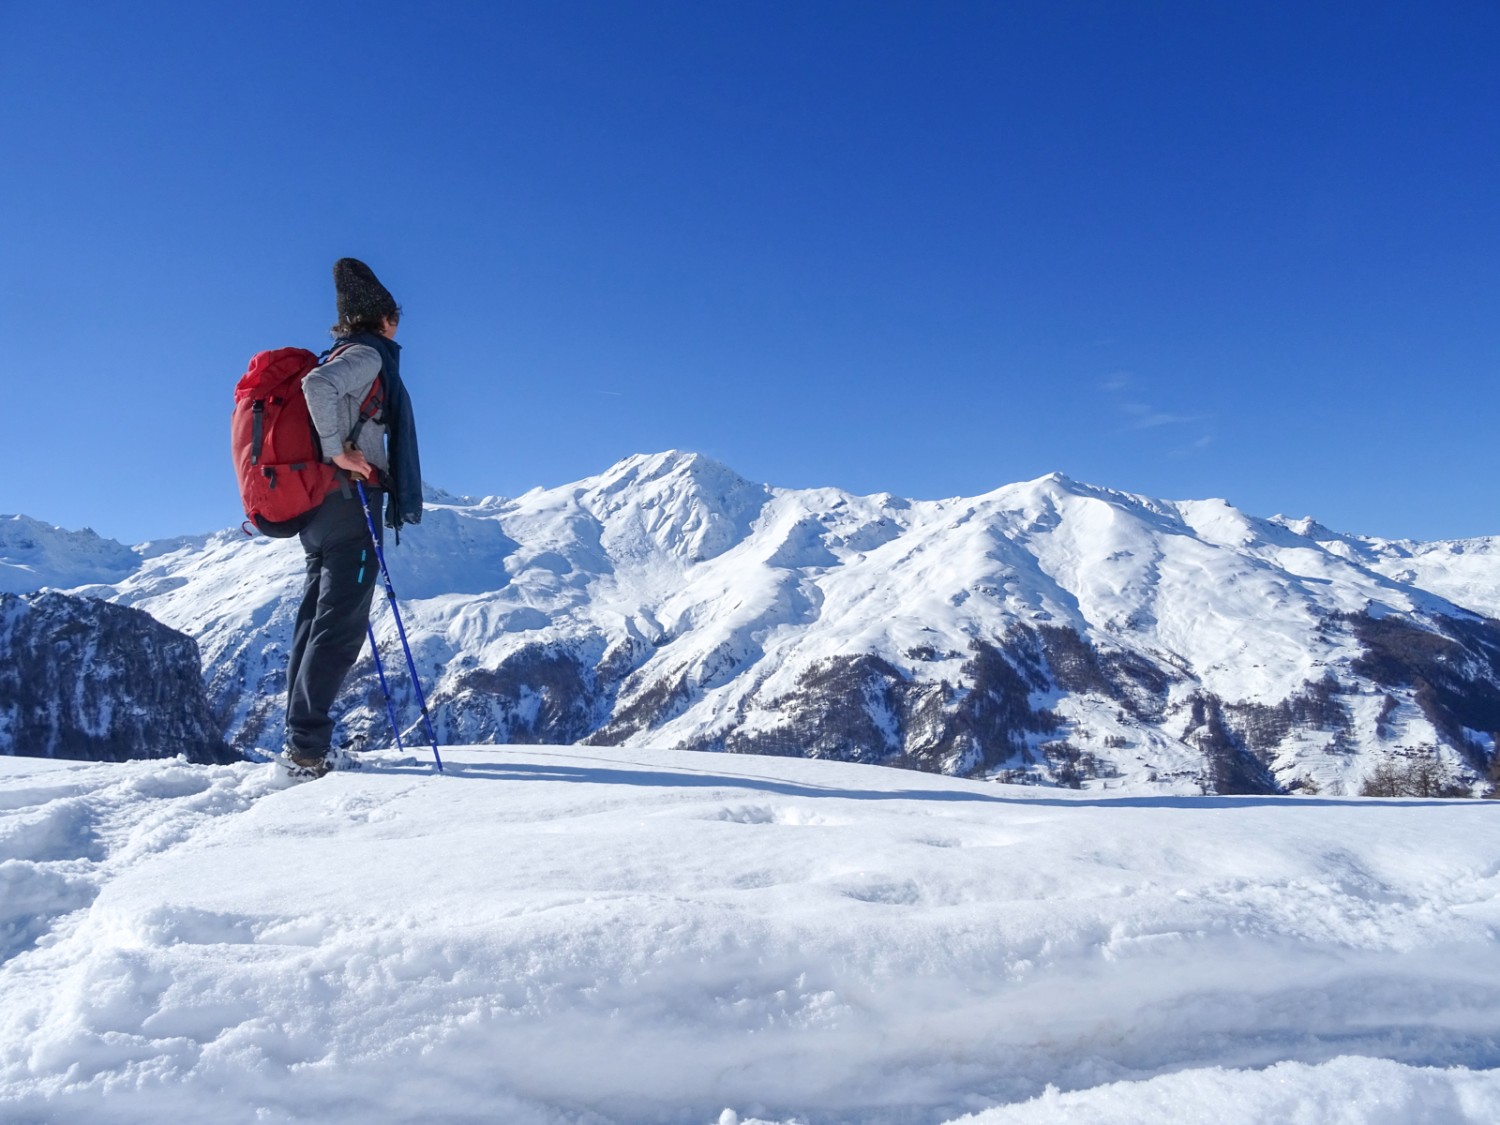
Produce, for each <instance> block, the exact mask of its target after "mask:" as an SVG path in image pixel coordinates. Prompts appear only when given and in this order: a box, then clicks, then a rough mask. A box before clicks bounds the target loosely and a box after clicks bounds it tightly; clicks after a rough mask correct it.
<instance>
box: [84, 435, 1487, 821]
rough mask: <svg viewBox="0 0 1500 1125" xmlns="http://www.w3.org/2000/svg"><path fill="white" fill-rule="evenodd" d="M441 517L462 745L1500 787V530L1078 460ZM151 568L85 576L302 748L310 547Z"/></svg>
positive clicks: (241, 739) (590, 485)
mask: <svg viewBox="0 0 1500 1125" xmlns="http://www.w3.org/2000/svg"><path fill="white" fill-rule="evenodd" d="M428 508H429V511H428V515H427V518H426V519H425V520H424V521H423V524H422V526H421V527H420V528H418V529H414V530H413V531H412V532H411V534H410V535H409V536H406V537H404V541H403V543H402V545H401V546H400V547H394V546H393V547H392V549H391V550H390V551H389V552H388V557H389V560H390V563H391V568H392V572H393V577H394V579H395V585H396V589H397V591H398V593H399V594H400V595H401V597H402V608H403V612H404V614H405V616H406V625H407V632H408V635H409V637H410V640H411V644H412V651H413V654H414V656H415V658H416V660H417V663H418V667H419V669H420V671H421V674H422V676H423V681H424V687H425V689H426V691H427V697H428V700H429V703H430V706H431V713H432V718H433V722H434V725H435V727H436V728H437V731H438V735H439V737H440V738H442V739H445V740H451V741H453V742H555V743H572V742H580V741H587V742H591V743H595V744H632V745H642V744H649V745H656V746H664V747H689V748H697V749H704V750H716V751H724V752H729V753H757V754H796V755H811V756H817V757H824V758H844V759H849V760H853V761H861V762H878V763H883V764H888V765H893V766H900V767H904V768H911V769H922V770H934V771H941V772H947V773H953V774H963V775H971V776H985V777H995V778H1003V779H1006V780H1010V781H1024V782H1036V783H1041V784H1056V785H1069V786H1098V785H1108V786H1110V787H1112V788H1113V787H1133V788H1138V789H1141V790H1145V791H1162V790H1166V791H1172V792H1180V793H1261V792H1278V791H1283V792H1284V791H1300V792H1312V791H1314V790H1317V791H1323V792H1330V793H1336V792H1343V793H1355V792H1359V791H1360V790H1361V788H1362V787H1363V786H1364V785H1365V784H1366V783H1367V781H1368V780H1369V779H1370V778H1371V777H1372V776H1373V775H1374V774H1375V773H1376V772H1378V771H1379V770H1381V769H1382V768H1384V767H1386V766H1390V765H1392V764H1393V763H1394V764H1397V765H1399V764H1400V763H1402V762H1406V761H1410V760H1414V759H1422V760H1424V761H1425V760H1428V759H1431V760H1432V761H1433V762H1434V763H1435V764H1436V767H1440V768H1441V770H1443V771H1446V774H1445V776H1449V777H1451V778H1452V779H1453V786H1452V787H1455V788H1460V789H1461V788H1463V787H1464V786H1465V785H1467V786H1468V787H1469V789H1470V790H1471V791H1478V789H1479V787H1480V784H1481V779H1482V778H1483V777H1484V776H1485V775H1486V773H1487V772H1488V771H1490V770H1492V769H1493V768H1494V764H1495V758H1496V744H1495V738H1494V734H1493V732H1494V731H1496V730H1500V661H1497V655H1496V654H1497V653H1500V625H1497V624H1496V622H1495V621H1494V620H1492V619H1491V617H1490V616H1489V615H1492V614H1500V540H1472V541H1467V542H1454V543H1446V544H1413V543H1397V542H1390V541H1380V540H1372V539H1364V538H1360V537H1356V536H1348V535H1339V534H1336V533H1333V532H1330V531H1328V530H1327V529H1326V528H1322V527H1320V526H1319V525H1317V524H1315V523H1313V522H1312V521H1307V520H1303V521H1290V520H1285V519H1282V518H1280V517H1277V518H1273V519H1260V518H1257V517H1254V516H1250V515H1247V514H1245V513H1243V512H1240V511H1239V510H1237V509H1235V508H1234V507H1232V506H1231V505H1229V504H1228V503H1226V502H1225V501H1222V500H1200V501H1165V500H1156V499H1152V498H1149V497H1143V496H1136V495H1132V494H1129V493H1122V492H1117V491H1113V490H1110V489H1105V488H1099V487H1096V486H1093V485H1088V484H1083V483H1081V482H1078V481H1074V480H1070V479H1069V478H1067V477H1065V476H1062V475H1060V474H1052V475H1049V476H1046V477H1042V478H1040V479H1038V480H1034V481H1027V482H1022V483H1020V484H1014V485H1007V486H1006V487H1004V488H1000V489H996V490H995V491H994V492H991V493H987V494H985V495H983V496H978V497H971V498H955V499H951V500H938V501H915V500H904V499H901V498H899V497H895V496H890V495H885V494H882V495H875V496H854V495H851V494H849V493H845V492H842V491H839V490H837V489H801V490H794V489H778V488H772V487H768V486H764V485H759V484H753V483H751V482H748V481H745V480H743V479H742V478H740V477H739V476H737V475H736V474H735V473H733V472H732V471H731V470H729V469H727V468H725V467H724V466H723V465H720V464H718V463H716V462H714V461H712V460H710V459H708V458H706V457H703V456H701V455H697V454H685V453H663V454H656V455H651V456H639V457H631V458H627V459H626V460H624V461H621V462H620V463H619V464H617V465H615V466H612V467H611V468H610V469H608V470H607V471H606V472H604V473H602V474H600V475H599V476H596V477H590V478H587V479H585V480H581V481H577V482H574V483H572V484H568V485H563V486H560V487H557V488H548V489H537V490H535V491H533V492H529V493H527V494H526V495H524V496H521V497H518V498H515V499H503V498H487V499H483V500H468V499H463V498H458V497H453V496H448V495H446V494H438V493H435V492H434V493H430V494H429V504H428ZM137 552H138V557H139V563H138V566H137V568H136V569H135V570H134V571H133V572H132V573H131V574H129V575H128V576H127V577H125V578H124V579H121V580H119V581H116V582H113V583H110V584H108V585H99V586H95V587H88V588H87V592H89V593H93V594H96V595H98V596H101V597H107V598H109V599H110V600H112V601H116V602H119V603H121V604H126V605H133V606H136V607H138V608H141V609H144V610H146V611H148V612H149V613H151V614H152V615H154V616H156V617H157V618H158V619H159V620H161V621H163V622H166V623H167V624H169V625H171V626H173V627H175V628H179V629H181V630H183V631H184V632H186V633H188V634H190V635H191V636H193V637H195V638H196V639H197V640H198V641H199V644H200V645H201V647H202V651H203V656H204V662H205V683H206V687H207V691H208V696H209V701H210V706H211V708H212V710H213V713H214V715H215V717H216V719H217V720H218V721H220V722H221V723H222V724H223V729H224V730H225V731H227V732H228V737H229V739H230V741H231V743H232V745H233V746H235V747H236V748H237V749H240V750H243V751H246V752H249V751H251V750H253V749H255V748H260V749H275V748H276V747H278V746H279V744H280V728H281V721H282V711H281V707H282V696H283V694H284V691H285V681H284V668H285V664H286V651H287V648H288V646H289V644H290V639H291V627H292V618H293V614H294V610H295V605H296V601H297V598H298V594H299V587H300V582H301V572H302V560H301V553H300V550H299V549H298V545H297V543H296V541H295V540H292V541H269V540H265V539H246V538H245V537H244V536H242V535H239V534H238V533H223V534H218V535H214V536H209V537H207V538H206V539H202V540H184V541H181V542H178V543H173V544H162V545H157V546H156V547H154V548H153V549H151V550H144V549H140V548H138V549H137ZM374 620H375V628H376V633H377V636H378V637H379V638H380V640H381V643H382V646H383V648H384V650H385V652H386V654H387V660H386V670H387V673H388V674H389V675H390V679H391V687H392V689H393V692H394V693H395V695H396V699H397V713H398V714H399V715H401V716H402V717H403V720H404V721H407V722H409V723H411V724H412V725H413V726H415V724H416V722H417V716H418V710H417V707H416V701H415V699H414V698H413V697H412V693H411V688H410V685H409V682H408V680H407V677H406V675H405V674H404V670H403V667H402V665H403V662H402V661H401V660H400V659H399V652H400V649H399V645H398V643H397V640H396V637H395V630H394V626H393V624H392V622H391V620H390V618H389V615H388V613H387V612H386V610H385V609H384V607H383V606H380V605H377V607H376V611H375V619H374ZM342 706H343V707H344V710H343V713H342V722H343V728H344V730H345V731H346V732H347V733H348V734H349V735H350V736H352V737H354V738H356V739H364V740H366V741H367V742H373V743H375V744H380V743H382V742H384V741H386V740H388V739H389V738H390V733H389V725H388V720H387V716H386V711H385V706H384V702H383V699H382V697H381V695H380V692H379V687H378V683H377V680H376V676H375V669H374V665H373V662H371V661H370V659H369V658H368V656H367V657H365V658H364V659H363V660H362V661H361V663H360V664H359V665H357V666H356V668H355V672H354V676H353V678H352V680H351V683H350V685H349V688H348V690H347V691H346V692H345V696H344V700H343V702H342ZM412 733H415V732H414V731H413V732H412Z"/></svg>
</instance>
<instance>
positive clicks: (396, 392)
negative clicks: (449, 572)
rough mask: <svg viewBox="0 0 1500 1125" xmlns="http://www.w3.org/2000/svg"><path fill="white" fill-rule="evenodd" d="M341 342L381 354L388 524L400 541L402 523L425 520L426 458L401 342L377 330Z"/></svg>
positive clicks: (355, 335)
mask: <svg viewBox="0 0 1500 1125" xmlns="http://www.w3.org/2000/svg"><path fill="white" fill-rule="evenodd" d="M338 343H340V344H345V343H348V344H365V345H367V346H368V347H372V348H374V349H375V350H376V351H377V352H379V353H380V379H381V383H382V385H383V387H384V390H383V392H382V393H383V397H384V406H382V407H381V414H382V419H383V421H384V423H385V443H386V451H387V452H388V453H389V454H390V460H391V465H390V469H389V470H388V473H387V476H388V480H387V481H386V502H385V525H386V527H393V528H395V529H396V539H397V542H400V538H401V525H402V524H407V523H421V522H422V459H421V457H420V456H419V455H418V453H417V419H416V416H415V415H414V414H413V413H412V406H411V396H410V395H409V394H407V393H406V384H405V383H403V382H402V381H401V345H400V344H398V343H396V341H395V340H392V339H390V338H388V337H386V336H381V335H378V334H376V333H373V332H356V333H355V334H354V335H352V336H341V337H339V340H338Z"/></svg>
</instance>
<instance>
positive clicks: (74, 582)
mask: <svg viewBox="0 0 1500 1125" xmlns="http://www.w3.org/2000/svg"><path fill="white" fill-rule="evenodd" d="M139 563H140V558H139V556H137V554H136V553H135V552H134V551H132V550H131V549H130V548H129V547H126V546H124V545H123V544H121V543H116V542H115V541H114V540H113V539H105V538H103V537H101V536H100V535H99V534H97V533H96V532H94V531H92V530H90V529H89V528H84V529H83V530H82V531H65V530H64V529H62V528H60V527H54V526H52V525H51V524H48V523H43V522H41V521H40V520H34V519H31V518H30V517H28V516H4V515H0V594H27V593H31V592H32V591H33V590H41V589H44V588H47V587H53V588H57V589H67V588H69V587H72V586H81V585H83V584H84V583H88V582H118V581H119V580H120V579H122V578H124V577H126V576H127V575H128V574H130V573H131V572H132V571H133V570H135V568H136V566H137V565H139Z"/></svg>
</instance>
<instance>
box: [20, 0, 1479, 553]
mask: <svg viewBox="0 0 1500 1125" xmlns="http://www.w3.org/2000/svg"><path fill="white" fill-rule="evenodd" d="M0 162H3V168H4V175H3V176H0V387H3V400H0V402H3V405H0V416H3V418H4V427H3V430H4V438H3V440H0V512H24V513H26V514H28V515H32V516H36V517H38V518H41V519H46V520H48V521H51V522H54V523H59V524H62V525H64V526H68V527H79V526H84V525H88V526H92V527H93V528H95V529H96V530H97V531H99V532H100V533H102V534H105V535H109V536H112V537H116V538H120V539H123V540H125V541H127V542H137V541H140V540H144V539H147V538H153V537H161V536H167V535H174V534H184V533H190V532H198V531H207V530H211V529H214V528H218V527H225V526H229V525H233V524H235V523H237V522H238V521H239V519H240V518H241V513H240V512H239V510H238V498H237V494H236V492H235V487H234V481H233V477H232V474H231V472H230V467H229V453H228V420H229V405H230V402H231V398H232V389H233V385H234V382H235V380H236V379H237V378H238V376H239V374H240V373H241V372H242V371H243V370H244V368H245V365H246V362H247V360H248V359H249V357H250V355H251V354H252V353H253V352H256V351H259V350H261V349H264V348H272V347H280V346H285V345H289V344H301V345H303V346H309V347H313V348H315V349H316V348H321V347H322V346H324V344H325V343H326V341H327V326H328V325H329V324H330V323H331V322H332V320H333V316H334V304H333V287H332V281H331V265H332V262H333V260H334V259H335V258H337V257H339V256H341V255H352V256H355V257H359V258H363V259H364V260H365V261H367V262H369V263H370V265H371V266H372V267H373V268H374V269H375V271H376V272H377V274H379V276H380V278H381V280H382V281H384V282H385V284H386V285H387V287H388V288H390V290H391V291H392V292H393V293H394V294H395V296H396V298H397V299H398V300H399V301H400V302H401V303H402V304H403V305H404V307H405V310H406V315H405V319H404V321H403V322H402V325H401V333H400V337H399V339H400V342H401V343H402V344H403V345H404V347H405V353H404V365H405V374H406V378H407V382H408V384H409V386H410V387H411V390H412V393H413V397H414V401H415V403H416V407H417V417H418V421H419V424H420V432H421V444H422V454H423V466H424V469H425V475H426V476H427V478H428V479H429V480H430V481H431V482H433V483H435V484H438V485H440V486H442V487H444V488H447V489H449V490H451V491H455V492H462V493H469V494H475V495H485V494H500V495H518V494H519V493H521V492H523V491H525V490H526V489H528V488H531V487H534V486H537V485H556V484H560V483H563V482H566V481H568V480H572V479H575V478H578V477H581V476H586V475H589V474H592V473H595V472H599V471H601V470H603V469H604V468H605V467H607V466H608V465H609V464H611V463H612V462H614V461H615V460H617V459H618V458H620V457H622V456H625V455H627V454H630V453H634V452H652V451H657V450H661V449H666V448H683V449H695V450H700V451H702V452H704V453H707V454H709V455H710V456H713V457H716V458H718V459H719V460H722V461H724V462H725V463H726V464H728V465H730V466H731V467H732V468H734V469H736V470H737V471H739V472H740V473H742V474H743V475H745V476H747V477H750V478H752V479H755V480H760V481H766V482H769V483H771V484H775V485H785V486H792V487H803V486H814V485H835V486H838V487H842V488H846V489H851V490H854V491H857V492H877V491H890V492H894V493H897V494H900V495H905V496H910V497H918V498H935V497H941V496H953V495H967V494H976V493H980V492H985V491H988V490H990V489H992V488H995V487H998V486H999V485H1002V484H1005V483H1008V482H1011V481H1016V480H1023V479H1028V478H1031V477H1036V476H1040V475H1042V474H1044V473H1047V472H1050V471H1052V470H1061V471H1062V472H1065V473H1067V474H1069V475H1071V476H1074V477H1077V478H1079V479H1081V480H1085V481H1088V482H1090V483H1094V484H1099V485H1104V486H1108V487H1113V488H1120V489H1125V490H1128V491H1133V492H1144V493H1147V494H1149V495H1154V496H1159V497H1166V498H1172V499H1182V498H1202V497H1210V496H1222V497H1226V498H1227V499H1229V500H1230V501H1231V502H1232V503H1234V504H1236V505H1238V506H1240V507H1242V508H1245V509H1247V510H1248V511H1250V512H1252V513H1255V514H1259V515H1271V514H1273V513H1277V512H1284V513H1287V514H1289V515H1297V516H1301V515H1313V516H1315V517H1317V518H1318V519H1319V520H1321V521H1322V522H1324V523H1326V524H1328V525H1330V526H1332V527H1335V528H1338V529H1340V530H1346V531H1354V532H1360V533H1367V534H1375V535H1385V536H1409V537H1415V538H1451V537H1459V536H1471V535H1481V534H1495V533H1500V512H1497V502H1496V494H1497V489H1496V486H1497V481H1500V448H1497V443H1496V441H1495V430H1496V426H1495V421H1496V409H1495V407H1496V401H1497V386H1496V376H1497V373H1500V372H1497V368H1500V336H1497V334H1500V316H1497V312H1500V284H1497V283H1500V202H1497V200H1500V4H1497V3H1496V2H1495V0H1443V2H1441V3H1431V2H1413V3H1380V2H1376V0H1369V2H1359V3H1354V2H1349V0H1345V2H1340V3H1325V2H1320V0H1311V2H1302V0H1299V2H1296V3H1292V2H1284V3H1283V2H1267V0H1255V2H1245V3H1233V2H1231V3H1220V2H1209V0H1183V2H1178V3H1174V2H1147V0H1142V2H1126V0H1119V2H1110V3H1105V2H1099V3H1085V2H1073V0H1047V2H1040V0H1038V2H1029V0H1021V2H1001V0H993V2H975V3H953V2H942V0H937V2H933V0H927V2H918V3H885V2H879V0H861V2H848V3H835V2H827V3H820V2H816V0H796V2H754V3H752V2H741V3H729V2H704V0H692V2H685V3H665V2H649V3H647V2H641V3H631V2H626V0H611V2H601V3H579V2H569V0H560V2H555V3H554V2H542V0H536V2H527V3H508V2H502V3H478V2H475V3H429V4H413V3H401V4H393V3H385V2H383V0H365V2H362V3H359V4H352V3H350V4H345V3H309V2H295V3H284V2H276V0H272V2H268V3H257V4H250V5H227V4H213V3H210V4H203V3H172V2H164V3H153V4H143V5H142V4H124V3H104V2H96V3H83V4H58V3H50V2H30V0H12V2H8V3H7V2H3V0H0Z"/></svg>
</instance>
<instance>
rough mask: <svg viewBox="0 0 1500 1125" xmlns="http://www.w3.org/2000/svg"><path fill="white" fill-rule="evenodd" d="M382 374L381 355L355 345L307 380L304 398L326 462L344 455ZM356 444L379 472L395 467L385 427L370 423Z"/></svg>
mask: <svg viewBox="0 0 1500 1125" xmlns="http://www.w3.org/2000/svg"><path fill="white" fill-rule="evenodd" d="M379 374H380V353H379V352H377V351H376V350H375V349H374V348H372V347H370V346H369V345H368V344H351V345H349V347H347V348H345V349H344V350H343V351H341V352H340V353H339V354H338V355H336V356H334V357H333V358H332V359H330V360H329V361H328V362H327V363H324V364H323V365H322V366H321V367H314V368H313V369H312V371H310V372H308V374H307V375H305V376H303V378H302V394H303V395H304V396H305V397H306V398H307V411H308V413H309V414H311V415H312V420H313V426H314V427H315V428H316V429H317V431H318V441H320V442H321V443H322V445H323V456H324V457H325V458H330V459H331V458H332V457H333V455H334V454H335V453H342V452H343V450H344V442H345V440H347V438H348V437H349V431H350V430H352V429H354V423H355V422H357V421H359V408H360V406H361V405H362V404H363V403H364V401H365V396H366V395H368V394H369V393H370V387H371V385H372V384H373V383H374V382H375V377H376V376H377V375H379ZM354 444H355V445H356V446H357V447H358V449H359V451H360V452H361V453H363V454H364V455H365V460H367V461H368V462H370V464H372V465H374V466H375V467H376V468H377V469H379V470H381V471H382V472H384V471H385V470H387V469H389V468H390V467H391V464H390V459H389V458H388V457H387V456H386V452H385V426H383V425H382V424H381V423H379V422H376V421H373V420H371V421H369V422H366V423H365V424H364V426H363V428H362V429H361V430H360V431H359V438H358V440H357V441H356V442H355V443H354Z"/></svg>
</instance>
